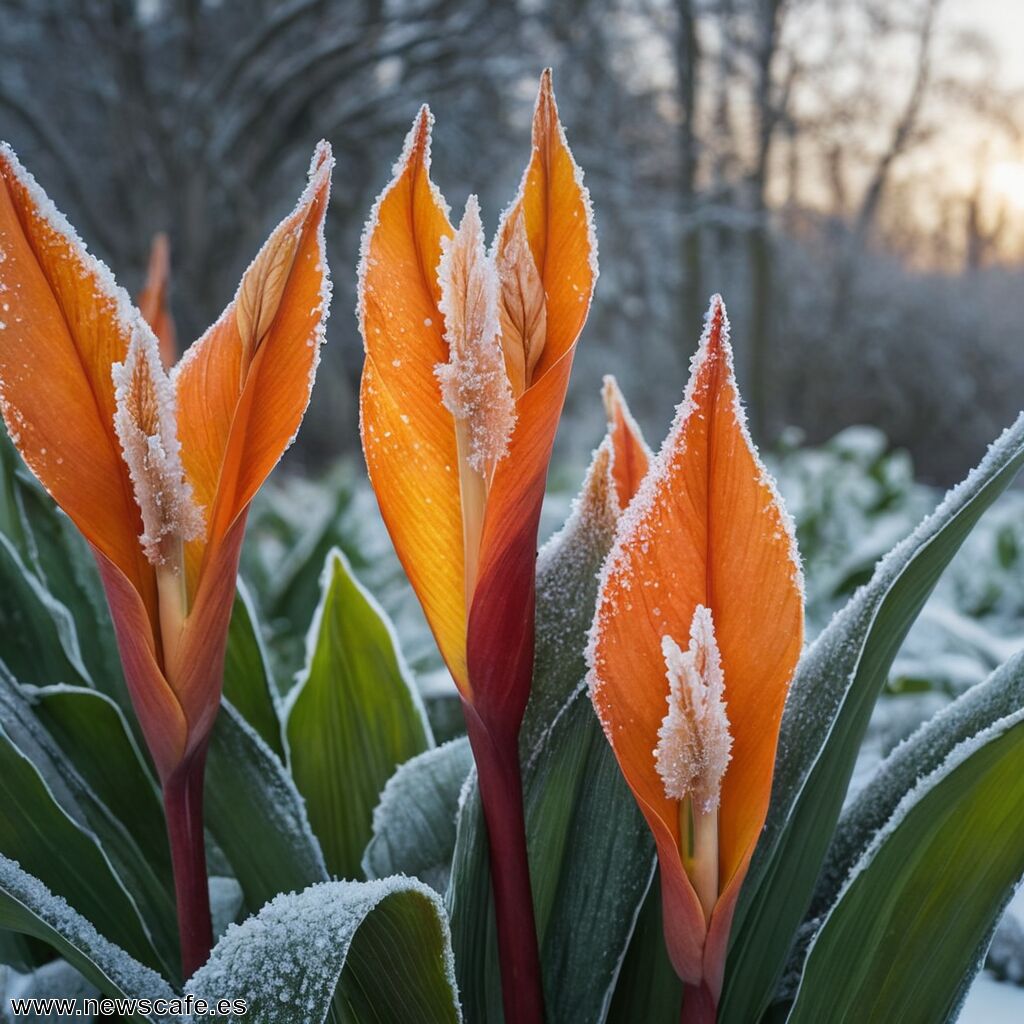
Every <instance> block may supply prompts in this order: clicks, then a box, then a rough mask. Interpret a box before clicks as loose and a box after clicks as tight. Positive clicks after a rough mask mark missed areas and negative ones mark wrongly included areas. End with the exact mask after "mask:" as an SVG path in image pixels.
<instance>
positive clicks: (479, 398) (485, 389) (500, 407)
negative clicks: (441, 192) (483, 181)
mask: <svg viewBox="0 0 1024 1024" xmlns="http://www.w3.org/2000/svg"><path fill="white" fill-rule="evenodd" d="M441 249H442V255H441V262H440V265H439V266H438V268H437V276H438V282H439V283H440V285H441V302H440V304H439V308H440V310H441V313H442V314H443V316H444V323H445V332H444V337H445V341H447V342H448V348H449V352H450V358H449V361H448V362H447V363H441V364H439V365H438V366H437V368H436V370H435V373H436V374H437V379H438V381H439V382H440V384H441V397H442V401H443V402H444V405H445V408H446V409H447V410H448V411H449V412H450V413H451V414H452V416H454V417H455V419H456V420H457V421H462V423H463V424H464V425H465V430H466V433H467V437H468V442H469V451H468V453H467V457H466V461H467V462H468V464H469V466H470V468H471V469H473V470H474V471H475V472H477V473H479V474H480V475H481V476H482V477H484V478H485V479H489V478H490V476H491V474H492V473H493V471H494V467H495V466H496V465H497V463H498V461H499V460H500V459H501V458H502V457H503V456H504V455H505V453H506V452H507V451H508V441H509V437H510V436H511V434H512V427H513V426H514V424H515V403H514V401H513V398H512V389H511V387H510V386H509V381H508V376H507V374H506V373H505V360H504V356H503V355H502V350H501V340H500V338H501V326H500V323H499V319H498V275H497V271H496V270H495V268H494V263H493V262H492V260H490V259H489V258H488V256H487V252H486V250H485V248H484V231H483V225H482V224H481V222H480V205H479V203H478V201H477V198H476V196H470V197H469V199H468V200H467V201H466V212H465V213H464V214H463V217H462V222H461V223H460V224H459V229H458V231H456V233H455V235H454V237H453V238H451V239H445V240H443V241H442V243H441Z"/></svg>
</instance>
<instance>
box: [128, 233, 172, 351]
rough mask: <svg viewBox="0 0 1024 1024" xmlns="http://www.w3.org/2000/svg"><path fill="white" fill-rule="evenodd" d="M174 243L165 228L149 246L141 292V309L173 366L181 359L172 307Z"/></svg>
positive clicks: (155, 236)
mask: <svg viewBox="0 0 1024 1024" xmlns="http://www.w3.org/2000/svg"><path fill="white" fill-rule="evenodd" d="M170 289H171V243H170V241H169V240H168V238H167V235H165V234H164V233H163V232H162V231H158V232H157V233H156V234H155V235H154V236H153V241H152V244H151V245H150V247H149V267H148V269H147V271H146V283H145V284H144V285H143V287H142V291H141V292H139V300H138V304H139V312H140V313H141V314H142V315H143V317H144V318H145V320H146V323H148V324H149V326H150V327H152V328H153V333H154V334H155V335H156V338H157V341H159V342H160V358H161V360H163V364H164V366H165V367H167V368H168V369H170V367H172V366H173V365H174V361H175V360H176V359H177V358H178V340H177V332H176V330H175V327H174V317H173V316H171V307H170Z"/></svg>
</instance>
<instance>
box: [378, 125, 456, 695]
mask: <svg viewBox="0 0 1024 1024" xmlns="http://www.w3.org/2000/svg"><path fill="white" fill-rule="evenodd" d="M431 123H432V122H431V116H430V111H429V110H428V109H427V108H426V107H424V108H423V109H422V110H421V111H420V113H419V115H418V117H417V118H416V121H415V123H414V124H413V127H412V130H411V131H410V133H409V136H408V138H407V139H406V142H405V148H404V149H403V152H402V155H401V157H400V158H399V160H398V163H397V164H396V165H395V169H394V177H393V178H392V180H391V182H390V184H388V186H387V187H386V188H385V189H384V191H383V192H382V193H381V195H380V198H379V199H378V200H377V203H376V205H375V206H374V208H373V211H372V212H371V214H370V219H369V221H368V222H367V225H366V230H365V233H364V235H363V244H362V256H361V260H360V264H359V323H360V329H361V331H362V335H363V344H364V346H365V350H366V361H365V363H364V365H363V377H362V386H361V388H360V427H361V432H362V439H363V452H364V453H365V455H366V465H367V468H368V470H369V474H370V481H371V483H372V484H373V489H374V491H375V492H376V495H377V502H378V504H379V505H380V510H381V515H382V516H383V518H384V522H385V524H386V525H387V528H388V532H389V533H390V535H391V541H392V543H393V544H394V546H395V551H396V552H397V553H398V557H399V559H400V560H401V562H402V565H403V567H404V569H405V572H406V575H407V576H408V577H409V581H410V583H411V584H412V586H413V589H414V590H415V591H416V595H417V597H418V598H419V600H420V603H421V604H422V606H423V611H424V613H425V615H426V617H427V622H428V623H429V625H430V628H431V630H432V631H433V634H434V638H435V639H436V641H437V645H438V647H439V648H440V651H441V654H442V656H443V657H444V659H445V662H446V663H447V665H448V668H449V670H450V671H451V673H452V675H453V676H454V678H455V680H456V682H457V683H458V684H459V686H460V687H461V688H462V689H463V690H464V691H465V688H466V682H467V681H466V601H465V594H464V582H463V571H464V570H463V566H464V554H463V543H462V512H461V507H460V500H459V476H458V473H459V462H458V453H457V450H456V438H455V424H454V420H453V419H452V415H451V413H450V412H449V411H448V410H447V409H446V408H445V407H444V405H443V404H442V402H441V391H440V386H439V384H438V381H437V378H436V376H435V373H434V371H435V367H437V366H438V365H439V364H444V363H447V362H448V359H449V351H448V346H447V344H446V343H445V341H444V335H443V332H444V327H445V325H444V320H443V317H442V315H441V313H440V311H439V305H440V300H441V293H440V286H439V283H438V276H437V270H438V266H439V264H440V262H441V240H442V239H443V238H450V237H451V236H452V235H453V230H452V227H451V224H450V223H449V220H448V208H447V205H446V204H445V201H444V199H443V198H442V196H441V194H440V192H438V190H437V188H436V186H434V184H433V183H432V182H431V180H430V129H431Z"/></svg>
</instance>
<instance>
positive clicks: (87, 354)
mask: <svg viewBox="0 0 1024 1024" xmlns="http://www.w3.org/2000/svg"><path fill="white" fill-rule="evenodd" d="M148 329H149V328H148V327H146V325H145V324H144V323H143V322H142V321H141V318H140V317H139V315H138V312H137V311H136V310H135V309H134V308H133V307H132V305H131V302H130V300H129V299H128V296H127V295H126V294H125V292H124V290H123V289H121V288H119V287H118V286H117V285H116V284H115V283H114V280H113V278H112V277H111V275H110V273H109V271H108V270H107V269H106V267H105V266H103V264H102V263H100V262H99V261H98V260H96V259H94V258H93V257H92V256H90V255H89V253H88V251H87V250H86V248H85V245H84V244H83V243H82V241H81V239H80V238H79V237H78V235H77V234H76V233H75V231H74V229H73V228H72V227H71V225H70V224H69V223H68V222H67V220H66V219H65V218H64V217H63V216H62V215H61V214H60V213H59V212H58V211H57V210H56V208H55V207H54V206H53V204H52V203H51V202H50V200H49V199H48V198H47V196H46V194H45V193H44V192H43V190H42V189H41V188H40V187H39V185H38V184H37V183H36V182H35V180H34V179H33V177H32V176H31V175H30V174H29V173H28V172H27V171H26V170H25V169H24V168H23V167H22V165H21V164H20V163H19V161H18V158H17V157H16V156H15V155H14V153H13V151H12V150H11V149H9V148H8V147H6V146H0V408H2V410H3V416H4V420H5V422H6V424H7V429H8V431H9V433H10V435H11V438H12V440H13V441H14V443H15V444H16V445H17V447H18V450H19V451H20V452H21V455H22V457H23V458H24V460H25V462H26V464H27V465H28V467H29V468H30V469H31V470H32V472H33V473H35V475H36V476H37V477H38V478H39V479H40V481H41V482H42V484H43V486H44V487H46V489H47V490H48V491H49V492H50V494H51V495H52V496H53V498H54V499H55V500H56V502H57V504H59V505H60V506H61V508H63V509H64V511H65V512H67V514H68V515H69V516H70V517H71V519H72V521H73V522H74V523H75V525H76V526H77V527H78V529H79V530H80V531H81V532H82V534H83V535H84V536H85V537H86V539H87V540H88V541H89V542H90V543H91V544H92V545H93V547H94V548H96V550H97V551H99V552H101V553H102V554H103V555H104V556H105V557H106V558H107V559H109V560H110V561H111V562H112V563H113V564H114V565H115V566H116V567H117V569H118V570H119V571H120V572H121V573H122V574H123V575H124V576H125V577H126V578H127V579H128V580H129V581H130V582H131V585H132V586H133V587H135V588H136V589H137V590H138V591H139V592H140V594H141V595H142V599H143V602H144V604H145V606H146V608H147V611H148V613H149V615H150V620H151V621H152V617H153V616H154V615H155V608H156V590H155V581H154V578H153V574H152V570H151V567H150V566H149V563H148V562H147V561H146V559H145V556H144V555H143V552H142V548H141V546H140V544H139V534H140V533H141V532H142V523H141V519H140V515H139V509H138V507H137V506H136V504H135V499H134V497H133V494H132V487H131V482H130V480H129V478H128V468H127V466H126V465H125V463H124V461H123V460H122V458H121V449H120V444H119V443H118V440H117V437H116V435H115V433H114V409H115V400H114V384H113V380H112V378H111V365H112V364H113V363H116V362H120V361H123V360H124V357H125V353H126V351H127V348H128V343H129V339H130V337H131V334H132V331H133V330H144V331H148Z"/></svg>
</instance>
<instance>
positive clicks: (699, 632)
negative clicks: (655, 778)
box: [654, 604, 732, 814]
mask: <svg viewBox="0 0 1024 1024" xmlns="http://www.w3.org/2000/svg"><path fill="white" fill-rule="evenodd" d="M661 650H662V654H663V655H664V658H665V669H666V674H667V675H668V683H669V694H668V712H667V713H666V715H665V717H664V719H663V720H662V723H661V728H660V729H659V730H658V745H657V747H656V748H655V750H654V760H655V767H656V768H657V770H658V774H659V775H660V776H661V779H662V782H663V783H664V784H665V795H666V796H667V797H668V798H669V799H670V800H685V799H686V798H687V797H689V798H691V799H692V800H693V802H694V804H695V805H696V807H697V808H698V809H699V810H700V812H701V813H703V814H710V813H711V811H713V810H715V808H717V807H718V801H719V797H720V796H721V792H722V779H723V777H724V776H725V770H726V768H727V767H728V766H729V761H730V759H731V757H732V735H731V734H730V731H729V717H728V715H727V714H726V704H725V701H724V700H723V696H724V692H725V678H724V675H723V673H722V660H721V656H720V654H719V650H718V641H717V640H716V638H715V624H714V621H713V619H712V617H711V611H710V609H708V608H705V607H704V605H702V604H699V605H697V608H696V610H695V611H694V613H693V621H692V622H691V624H690V645H689V647H688V649H687V650H685V651H683V650H681V649H680V647H679V645H678V644H677V643H676V642H675V640H673V639H672V637H670V636H663V637H662V638H661Z"/></svg>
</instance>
